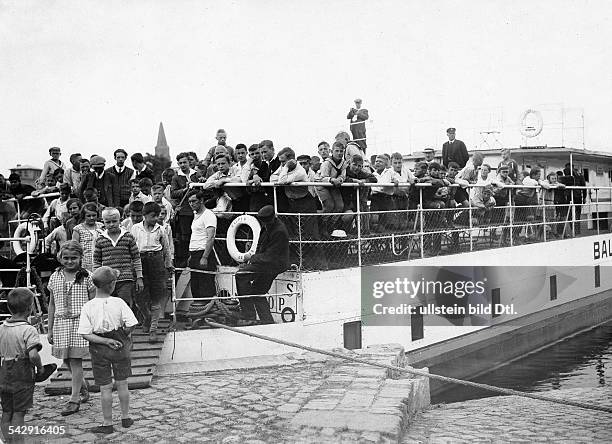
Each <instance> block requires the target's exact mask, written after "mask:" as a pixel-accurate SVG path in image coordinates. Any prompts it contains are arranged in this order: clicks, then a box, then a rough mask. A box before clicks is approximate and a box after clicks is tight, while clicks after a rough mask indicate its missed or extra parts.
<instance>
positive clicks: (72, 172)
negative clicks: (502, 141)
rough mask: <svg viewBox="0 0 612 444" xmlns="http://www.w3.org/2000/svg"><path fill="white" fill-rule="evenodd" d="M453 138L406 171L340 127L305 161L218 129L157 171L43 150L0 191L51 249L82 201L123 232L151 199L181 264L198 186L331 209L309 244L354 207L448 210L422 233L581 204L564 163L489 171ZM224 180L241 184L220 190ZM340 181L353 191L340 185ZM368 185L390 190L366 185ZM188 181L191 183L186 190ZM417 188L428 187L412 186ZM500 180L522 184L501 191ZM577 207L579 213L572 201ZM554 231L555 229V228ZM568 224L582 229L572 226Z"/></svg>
mask: <svg viewBox="0 0 612 444" xmlns="http://www.w3.org/2000/svg"><path fill="white" fill-rule="evenodd" d="M455 135H456V130H455V128H448V130H447V136H448V141H447V142H445V143H444V145H443V147H442V150H441V156H437V157H436V152H435V150H434V149H433V148H427V149H425V150H424V157H425V158H424V160H421V161H418V162H416V164H415V165H414V169H413V170H411V169H409V168H407V167H406V164H405V162H404V155H403V154H401V153H399V152H395V153H391V154H378V155H375V156H372V157H370V158H367V157H366V153H365V150H366V145H365V143H364V142H363V141H354V140H351V136H350V135H349V134H348V133H347V132H340V133H338V134H337V135H336V136H335V138H334V140H333V141H331V142H326V141H321V142H320V143H319V144H318V146H317V152H318V155H315V156H310V155H307V154H300V155H297V153H296V152H295V151H294V150H293V149H292V148H290V147H284V148H281V149H280V150H278V151H276V147H275V146H274V143H273V142H272V141H271V140H263V141H261V142H259V143H255V144H250V145H249V146H247V145H246V144H243V143H239V144H237V145H236V146H235V147H232V146H230V145H229V144H228V143H227V137H228V136H227V132H226V131H225V130H223V129H219V130H218V131H217V133H216V143H215V144H214V145H213V146H212V147H211V148H210V149H208V150H206V151H204V152H203V153H201V155H200V156H198V154H197V153H196V152H188V151H185V152H181V153H179V154H178V155H177V156H176V158H175V159H176V163H177V166H176V167H174V168H168V169H166V170H164V171H161V172H156V173H155V172H154V171H153V169H152V165H150V164H147V163H146V162H145V158H144V156H143V155H142V154H141V153H132V154H131V155H130V154H128V152H127V151H126V150H124V149H121V148H119V149H116V150H115V151H114V158H113V161H112V165H109V163H111V162H108V161H107V160H106V159H104V158H103V157H102V156H100V155H90V156H84V155H83V154H82V153H71V154H70V155H69V158H68V159H69V162H68V163H65V162H64V161H63V160H61V157H62V153H61V149H60V148H59V147H52V148H50V149H49V155H50V159H48V160H47V161H46V162H45V163H44V165H43V168H42V173H41V176H40V178H39V179H38V180H37V182H36V187H34V186H30V185H25V184H22V183H21V178H20V176H19V175H18V174H16V173H13V174H11V175H10V176H9V178H8V183H7V181H5V180H4V178H3V177H0V193H1V196H0V197H1V198H2V199H5V200H6V199H7V198H11V197H13V198H15V199H16V200H18V201H19V203H20V210H21V215H20V217H21V218H22V219H24V218H27V216H28V215H29V214H31V213H32V212H37V213H40V214H41V215H42V219H43V221H44V224H45V226H46V227H48V229H49V233H53V231H54V230H57V229H58V228H59V227H63V231H61V230H60V232H62V233H64V232H65V234H62V235H55V236H51V237H50V238H49V237H48V242H47V243H48V244H49V245H51V243H52V242H53V241H55V240H59V241H63V240H64V239H71V238H72V237H73V234H72V232H73V229H74V227H75V226H77V225H78V224H80V223H82V222H83V221H84V218H85V212H84V211H83V208H82V207H83V205H85V204H93V205H94V207H95V208H96V209H97V214H98V218H99V215H100V214H101V211H102V209H104V208H106V207H116V208H118V209H119V210H120V212H121V218H122V220H123V222H122V223H123V224H124V225H123V226H124V228H126V229H129V228H130V225H131V224H133V223H134V222H135V221H138V219H139V217H140V216H139V214H141V213H142V206H143V205H144V204H146V203H147V202H149V201H152V202H155V203H157V204H158V205H159V206H160V210H162V214H163V222H165V223H166V224H169V225H171V227H172V229H173V232H174V237H175V241H176V255H177V259H179V261H178V262H179V263H184V262H185V261H186V259H187V257H188V244H189V240H190V237H191V224H192V222H193V209H192V208H190V205H189V204H188V197H189V195H190V194H194V193H196V192H198V191H199V196H200V197H201V198H202V201H207V202H208V205H211V209H212V210H213V212H214V213H215V214H222V213H224V212H229V211H233V212H249V211H250V212H256V211H258V210H259V209H261V208H262V207H263V206H265V205H268V204H274V203H275V204H276V205H277V210H278V212H280V213H303V214H309V213H312V214H314V213H317V212H318V213H333V214H334V215H330V216H329V217H326V218H321V221H322V223H318V222H317V223H313V224H302V230H303V231H304V233H303V235H304V239H312V240H319V239H325V238H326V237H327V236H329V235H331V233H333V232H334V231H335V230H337V229H341V230H343V231H345V232H350V231H351V230H354V229H355V228H356V218H355V217H354V216H352V215H351V214H352V213H356V212H357V211H358V210H359V211H361V212H368V211H369V212H373V213H374V214H371V215H370V217H367V218H363V220H362V226H361V229H362V231H363V232H368V231H370V230H372V231H387V230H394V229H402V228H407V226H408V225H409V224H410V223H412V221H413V219H411V218H410V217H406V216H402V215H399V214H393V213H390V214H385V213H384V212H387V211H393V210H395V211H397V210H411V209H417V208H422V209H423V210H442V209H447V210H449V209H450V210H453V211H441V212H428V213H430V214H429V215H428V216H426V217H425V223H426V225H427V228H428V229H440V228H442V227H452V226H454V225H456V224H467V221H466V220H465V217H466V214H465V212H461V211H460V210H461V209H462V208H470V207H471V208H472V210H473V211H472V215H473V216H474V219H473V220H472V222H473V223H480V222H482V221H491V222H498V223H502V222H503V221H504V219H505V218H507V217H508V211H507V210H504V209H500V208H503V207H506V206H507V205H508V203H509V200H511V201H512V204H513V206H516V207H529V206H533V205H537V204H538V203H539V202H542V201H544V202H546V203H548V204H550V205H553V204H556V205H557V207H556V209H555V208H554V207H551V213H550V217H549V218H548V220H552V219H557V220H564V219H567V217H568V207H567V206H564V205H568V204H569V203H570V202H573V203H574V204H581V203H583V202H585V199H586V191H585V190H574V191H572V192H568V191H567V190H563V189H561V187H563V186H566V185H578V186H580V185H585V182H584V177H583V176H582V175H581V174H580V173H578V172H577V171H575V170H574V171H570V168H569V165H567V166H566V168H565V169H564V170H563V171H558V172H554V173H551V174H548V175H547V177H541V170H540V169H539V168H538V167H534V168H531V170H529V171H524V170H521V169H520V168H519V165H518V164H517V162H516V161H515V160H514V159H512V156H511V151H510V150H509V149H504V150H502V152H501V154H502V160H501V162H500V163H499V164H498V165H496V168H495V169H493V168H492V166H491V165H489V164H487V163H486V162H485V159H484V158H483V155H482V154H481V153H479V152H474V153H473V154H472V155H470V154H469V153H468V151H467V149H466V146H465V144H464V143H463V142H462V141H461V140H458V139H456V137H455ZM128 159H129V161H130V164H131V166H130V165H128ZM438 159H439V160H438ZM160 173H161V174H160ZM156 174H158V177H156ZM266 182H273V183H277V184H287V185H288V184H292V183H297V182H310V183H311V184H310V185H308V186H285V187H279V188H276V191H275V189H274V188H272V187H264V186H261V184H262V183H266ZM228 183H243V184H245V185H246V186H244V187H230V186H227V187H225V186H224V185H225V184H228ZM346 183H353V184H359V185H362V186H359V187H342V186H341V185H342V184H346ZM374 183H384V184H387V186H363V185H364V184H374ZM193 184H198V185H197V187H194V186H193ZM317 184H318V185H317ZM415 184H427V185H426V186H422V187H417V186H414V185H415ZM453 185H454V186H453ZM508 185H524V186H526V188H521V189H508V188H507V186H508ZM527 186H531V188H529V187H527ZM535 186H539V187H541V189H537V188H536V187H535ZM358 190H359V191H358ZM54 192H59V197H57V198H55V199H26V200H24V197H26V196H33V197H36V196H39V195H46V194H48V193H54ZM275 192H276V198H275V197H274V193H275ZM89 207H90V208H91V205H90V206H89ZM3 208H5V207H3ZM496 209H498V210H496ZM575 211H576V213H577V218H578V219H579V218H580V206H577V207H576V209H575ZM379 212H383V213H379ZM434 213H437V215H434ZM534 214H535V211H534V210H530V209H528V208H526V209H525V210H523V211H519V210H517V211H516V213H515V214H514V216H515V221H517V222H521V221H526V222H528V221H529V220H532V219H533V217H534ZM134 215H136V216H135V217H134ZM10 217H12V216H11V215H10V214H7V210H6V208H5V209H4V210H3V221H2V222H4V224H5V225H6V220H7V219H8V218H10ZM289 228H291V227H289ZM294 228H295V227H294ZM557 228H558V230H559V231H558V233H559V234H561V232H562V226H561V225H560V226H559V227H557ZM577 228H578V230H579V226H578V227H577ZM290 231H291V229H290ZM294 231H295V229H294Z"/></svg>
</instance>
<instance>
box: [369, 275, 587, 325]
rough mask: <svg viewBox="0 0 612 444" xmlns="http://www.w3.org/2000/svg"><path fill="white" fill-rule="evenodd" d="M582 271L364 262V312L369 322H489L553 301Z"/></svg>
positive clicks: (457, 323)
mask: <svg viewBox="0 0 612 444" xmlns="http://www.w3.org/2000/svg"><path fill="white" fill-rule="evenodd" d="M582 268H584V269H586V268H588V267H582ZM591 271H592V270H591ZM545 276H549V278H550V279H546V277H545ZM580 276H585V273H584V270H582V271H581V270H580V267H579V268H574V267H546V266H539V267H532V266H529V267H514V266H512V267H511V266H507V267H504V266H491V267H482V266H460V267H435V266H416V267H413V266H373V267H365V268H363V269H362V273H361V317H362V322H363V324H364V325H369V326H374V325H380V326H392V325H396V326H397V325H410V324H411V322H413V320H414V319H415V316H418V317H421V316H422V317H423V318H424V319H426V322H425V324H426V325H489V324H491V323H493V322H494V320H497V319H500V320H509V319H515V318H518V317H520V316H521V315H522V314H525V313H528V312H532V311H533V310H534V309H536V310H537V308H538V307H540V306H542V307H543V306H544V305H545V304H549V303H550V301H551V300H555V299H557V296H558V294H559V293H560V292H562V291H571V289H572V285H574V284H576V283H577V281H578V280H579V278H580ZM553 281H554V288H553Z"/></svg>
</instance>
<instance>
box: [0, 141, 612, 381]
mask: <svg viewBox="0 0 612 444" xmlns="http://www.w3.org/2000/svg"><path fill="white" fill-rule="evenodd" d="M481 152H482V154H483V155H484V156H485V160H486V162H487V163H489V164H491V165H496V164H497V163H498V160H499V159H498V156H499V150H497V149H495V150H485V151H481ZM512 153H513V154H512V155H513V159H514V160H515V161H517V163H518V164H519V166H521V167H523V168H524V169H530V168H532V167H535V166H538V167H540V168H541V169H542V170H543V173H544V175H546V174H548V173H549V172H556V171H558V170H562V169H563V168H564V166H565V164H566V163H570V165H571V168H572V169H573V168H576V169H577V170H578V171H580V172H581V173H582V174H583V175H584V176H585V179H586V182H587V186H586V187H584V188H581V187H567V189H566V191H568V192H569V193H570V194H572V195H573V193H572V190H579V189H584V190H585V191H586V193H587V195H588V198H587V200H586V202H585V203H582V204H581V203H576V202H573V201H571V202H570V203H569V204H566V205H565V207H566V208H567V210H566V214H567V216H566V218H565V220H558V219H556V218H555V217H554V216H553V217H551V214H554V213H555V212H554V205H552V206H551V205H550V204H548V203H547V202H546V201H544V200H543V199H540V200H539V201H538V204H537V205H534V206H533V207H531V209H530V211H531V213H532V215H533V217H532V219H530V220H528V221H518V220H515V215H516V213H515V212H516V207H515V206H514V205H513V202H512V198H511V199H510V202H509V204H508V206H507V208H506V209H505V210H504V217H503V218H502V220H501V221H497V222H495V223H494V222H491V221H482V220H481V221H479V220H476V218H475V217H474V214H473V212H474V211H475V209H474V208H472V207H469V208H454V209H452V210H426V209H423V207H422V205H421V206H419V207H418V208H417V209H412V210H402V211H394V212H392V213H389V214H385V216H389V217H392V218H394V219H395V220H396V221H397V224H396V226H395V227H394V228H388V227H387V228H383V229H380V230H375V229H371V228H373V227H375V225H376V223H375V220H376V219H377V218H379V220H380V216H383V214H382V213H378V214H377V213H375V212H365V211H364V212H361V211H359V208H358V211H357V212H356V213H353V214H352V215H350V217H349V219H350V223H349V224H348V225H347V229H346V230H344V231H340V230H335V231H334V232H333V233H331V234H332V235H331V236H330V237H328V238H325V239H308V238H307V237H306V234H305V231H304V230H303V228H304V226H305V224H312V223H316V224H319V225H324V220H326V219H325V218H327V219H328V218H329V217H330V216H333V215H330V214H321V213H318V214H296V213H279V214H278V217H279V218H281V220H283V222H284V223H285V224H286V225H291V226H292V227H293V229H292V230H291V232H292V236H291V250H292V260H293V263H294V265H293V266H292V268H291V269H290V270H288V271H286V272H284V273H282V274H281V275H279V276H278V277H277V279H276V280H275V282H274V284H273V286H272V288H271V290H270V292H269V294H268V295H267V298H268V301H269V305H270V308H271V311H272V314H273V317H274V319H275V324H269V325H254V326H249V327H243V328H244V329H245V330H247V331H252V332H256V333H260V334H263V335H269V336H272V337H277V338H281V339H285V340H289V341H293V342H297V343H300V344H303V345H308V346H314V347H319V348H324V349H331V348H338V347H344V348H347V349H359V348H363V347H366V346H368V345H371V344H380V343H399V344H401V345H402V346H403V347H404V349H405V350H406V353H407V356H408V360H409V363H410V365H412V366H414V367H429V368H430V370H431V371H432V372H436V373H439V374H443V375H446V376H453V377H458V378H466V377H467V378H469V377H474V376H476V375H478V374H479V373H482V372H485V371H490V370H491V369H494V368H495V367H496V366H499V365H502V364H504V363H505V362H508V361H509V360H512V359H514V358H516V357H518V356H520V355H523V354H524V353H527V352H529V351H532V350H534V349H537V348H539V347H542V346H545V345H547V344H550V343H551V342H554V341H556V340H559V339H561V338H563V337H565V336H567V335H570V334H572V333H576V332H578V331H581V330H585V329H589V328H593V327H594V326H596V325H598V324H601V323H603V322H605V321H607V320H609V319H610V317H612V291H611V290H612V273H609V272H608V271H609V268H607V267H609V266H610V264H611V263H612V257H611V255H612V251H611V248H610V242H611V241H612V233H611V224H610V221H611V218H612V202H611V196H612V191H611V190H612V155H611V154H610V153H607V152H598V151H591V150H586V149H578V148H569V147H546V148H541V147H540V148H534V147H532V148H514V149H512ZM417 160H419V156H418V155H410V156H405V158H404V163H405V165H406V167H408V168H410V167H412V166H413V164H414V162H415V161H417ZM294 185H295V184H294ZM301 185H302V186H303V185H314V184H308V183H303V184H301ZM317 185H321V183H317ZM382 185H388V186H394V185H393V184H382ZM228 186H237V187H238V186H242V185H241V184H228ZM263 186H270V187H273V190H274V193H275V196H276V195H277V194H278V192H279V191H280V190H281V188H280V187H278V186H274V184H263ZM343 186H350V185H348V184H344V185H343ZM376 186H381V184H376ZM400 186H401V185H400ZM520 187H521V186H509V187H508V192H509V193H510V195H512V194H511V193H513V192H515V191H516V188H520ZM362 191H363V189H360V188H357V192H358V193H359V192H362ZM419 194H420V201H421V203H422V187H421V189H420V190H419ZM357 200H358V201H359V199H357ZM276 204H277V199H275V205H276ZM578 207H580V209H581V211H579V212H577V211H576V210H577V208H578ZM551 210H553V211H552V212H551ZM435 211H438V212H440V211H441V212H448V211H452V212H453V214H454V215H455V216H456V215H457V214H459V213H462V212H463V213H464V215H465V216H466V217H464V218H457V217H455V216H454V217H455V219H456V220H457V221H459V220H463V221H464V222H462V223H461V222H457V223H456V224H450V225H446V224H441V225H439V226H432V225H431V223H430V222H428V221H431V219H432V215H433V214H434V212H435ZM577 213H579V214H581V215H582V217H581V218H580V219H578V218H576V214H577ZM445 214H446V213H445ZM218 216H219V217H224V216H225V217H227V218H230V219H232V218H236V217H241V216H243V215H239V214H235V213H227V214H218ZM336 216H337V217H339V218H340V217H345V218H346V217H347V215H346V214H338V215H336ZM442 219H448V218H446V217H444V218H442ZM558 226H562V227H563V228H562V230H560V231H561V233H562V234H561V236H555V233H557V227H558ZM243 233H247V235H246V237H244V238H242V239H240V238H239V239H237V242H236V243H237V250H238V253H239V255H240V251H245V250H246V249H248V247H249V246H252V245H253V244H254V239H253V234H254V233H253V232H252V231H249V230H246V231H243ZM435 237H438V238H439V239H440V241H441V242H440V244H441V248H440V249H438V250H437V251H432V249H431V248H430V247H431V244H432V239H434V238H435ZM226 241H227V239H226V237H224V236H223V235H221V236H218V237H217V240H216V244H215V249H216V250H219V251H221V250H224V247H225V251H227V247H226V245H225V244H226ZM25 256H26V260H25V263H26V266H27V268H29V267H30V264H31V261H32V260H35V259H34V258H33V257H32V255H28V254H26V255H25ZM321 256H324V257H325V258H327V263H326V264H325V266H324V267H321V266H320V264H321V262H320V261H317V260H313V259H316V258H318V259H320V257H321ZM235 259H239V258H234V259H231V260H229V261H227V260H224V259H221V260H220V262H221V265H220V266H219V267H218V271H217V272H216V285H217V298H216V300H214V301H212V302H214V303H221V304H225V302H226V301H227V300H228V299H229V300H233V299H235V298H236V285H235V280H234V274H235V272H236V270H237V261H236V260H235ZM492 266H497V268H495V269H494V268H493V267H492ZM466 267H467V268H469V270H467V271H466ZM423 270H429V271H430V272H431V270H434V272H435V273H434V274H433V275H432V276H434V277H435V278H441V277H448V276H449V275H448V272H449V270H450V273H451V274H453V270H455V274H456V271H457V270H459V274H460V275H461V273H463V277H464V278H468V280H469V279H476V278H480V279H484V280H485V281H487V285H486V290H485V292H484V293H486V294H482V295H480V296H481V299H479V300H478V301H477V302H478V303H477V304H476V305H477V306H478V307H480V308H478V310H480V311H478V312H476V313H470V312H469V310H468V309H467V308H466V312H465V313H464V314H461V313H459V315H457V314H456V313H455V314H451V315H448V314H441V313H435V310H423V309H422V307H427V306H428V305H429V304H432V303H433V305H434V306H436V307H440V306H444V305H445V304H447V302H444V301H442V302H441V299H440V293H441V291H437V292H434V294H431V295H429V296H422V297H420V298H417V301H418V303H415V299H414V298H412V299H411V298H408V297H406V298H404V299H402V298H401V297H400V298H399V299H394V300H396V301H399V303H404V304H406V305H410V306H412V307H413V309H416V310H413V311H412V312H410V311H409V310H408V311H407V312H406V313H403V314H402V316H399V317H393V318H387V319H386V320H382V321H381V318H380V317H378V318H377V317H376V316H373V315H374V314H375V313H373V308H372V304H371V302H372V297H371V296H372V295H371V289H370V287H368V285H370V284H371V282H372V279H374V278H375V277H376V276H402V277H406V276H408V277H410V279H411V280H413V281H414V280H418V279H423V276H424V274H425V275H427V271H423ZM461 270H463V271H461ZM187 271H189V270H187ZM190 272H196V271H193V270H192V271H190ZM419 272H421V274H420V275H419V274H418V273H419ZM445 273H446V274H445ZM466 273H467V274H466ZM183 274H184V275H186V274H188V273H185V271H183ZM455 278H456V276H455ZM455 280H456V279H455ZM29 284H31V282H30V281H29V280H28V285H29ZM186 284H187V285H186ZM186 288H188V279H182V280H181V278H180V277H179V278H178V280H177V282H176V288H175V290H176V291H174V295H173V303H172V304H170V306H171V307H175V306H176V305H175V303H176V300H177V299H181V298H183V299H184V300H188V299H189V298H190V295H189V293H188V292H186ZM0 291H1V289H0ZM396 296H398V295H396ZM451 297H452V298H455V299H453V301H454V302H457V301H460V304H459V305H461V306H463V307H469V305H470V304H469V303H466V301H467V299H463V300H461V299H462V298H456V295H455V294H451ZM209 303H211V301H208V300H206V301H195V300H194V301H193V306H195V307H196V309H198V308H199V309H202V308H203V307H204V306H206V304H209ZM198 306H199V307H198ZM487 307H489V309H488V310H487ZM495 307H512V310H508V309H506V308H504V309H499V310H496V308H495ZM192 308H193V307H192ZM39 310H40V307H39ZM171 310H172V309H171ZM432 312H433V314H432ZM389 319H392V320H389ZM179 327H180V325H179ZM49 349H50V347H45V350H49ZM159 349H160V350H159V360H158V362H157V368H158V370H159V371H162V372H169V373H172V372H181V371H188V372H193V371H197V370H207V369H213V368H219V367H223V366H232V365H236V363H240V362H244V361H245V360H252V359H255V360H256V359H257V358H258V357H260V356H270V355H282V354H285V353H291V352H294V351H295V350H294V349H291V348H289V347H286V346H282V345H277V344H274V343H270V342H265V341H261V340H258V339H254V338H248V337H245V336H243V335H237V334H235V333H233V332H230V331H227V330H224V329H210V328H202V329H182V328H177V329H176V331H173V332H172V333H170V334H168V335H166V336H165V339H164V342H163V344H160V346H159ZM44 359H45V360H51V359H52V358H51V357H50V356H45V357H44ZM459 363H460V365H458V364H459ZM238 365H239V364H238ZM436 390H442V387H437V386H435V385H432V391H434V392H435V391H436Z"/></svg>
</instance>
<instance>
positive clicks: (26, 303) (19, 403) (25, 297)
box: [0, 288, 57, 441]
mask: <svg viewBox="0 0 612 444" xmlns="http://www.w3.org/2000/svg"><path fill="white" fill-rule="evenodd" d="M33 302H34V293H32V292H31V291H30V290H28V289H27V288H16V289H14V290H11V292H10V293H9V294H8V298H7V303H8V308H9V311H10V312H11V315H12V316H11V318H10V319H7V320H6V321H4V323H3V324H2V325H0V356H2V367H1V368H0V398H1V400H2V423H1V425H2V435H3V436H4V439H5V440H7V441H12V440H13V439H16V438H19V435H13V434H12V433H10V432H9V430H10V429H9V427H10V426H13V427H19V426H23V425H24V417H25V414H26V412H27V411H28V410H29V409H31V408H32V404H33V398H34V382H36V381H44V380H45V379H46V378H48V377H49V376H51V373H53V371H55V369H56V368H57V366H56V365H53V366H49V367H52V369H51V368H47V366H45V367H44V368H43V365H42V363H41V360H40V355H39V354H38V352H39V351H40V350H41V349H42V344H41V342H40V338H39V337H38V332H37V331H36V329H35V328H34V327H32V326H31V325H30V324H29V323H28V316H29V315H30V312H31V310H32V303H33ZM34 367H36V374H35V373H34Z"/></svg>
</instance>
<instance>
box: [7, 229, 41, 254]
mask: <svg viewBox="0 0 612 444" xmlns="http://www.w3.org/2000/svg"><path fill="white" fill-rule="evenodd" d="M26 232H27V233H28V235H29V236H30V244H29V245H28V253H30V254H33V253H34V251H36V239H37V237H36V231H35V227H34V224H32V223H29V224H28V223H27V222H21V223H20V224H19V225H18V226H17V228H16V229H15V233H14V234H13V236H14V237H25V236H24V233H26ZM12 244H13V251H14V252H15V254H16V255H20V254H22V253H24V251H23V248H22V247H21V241H13V242H12Z"/></svg>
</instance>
